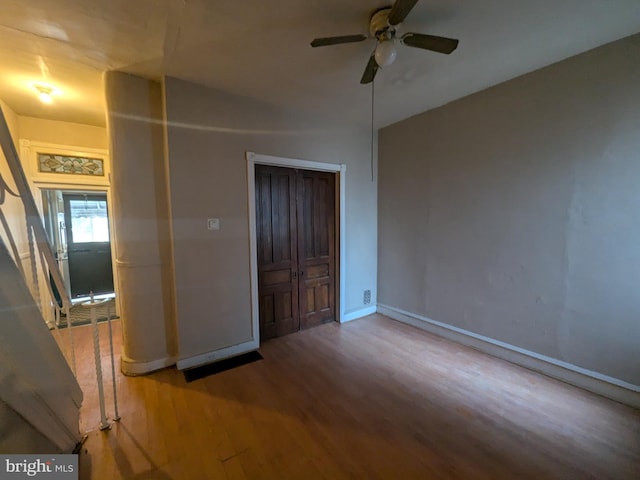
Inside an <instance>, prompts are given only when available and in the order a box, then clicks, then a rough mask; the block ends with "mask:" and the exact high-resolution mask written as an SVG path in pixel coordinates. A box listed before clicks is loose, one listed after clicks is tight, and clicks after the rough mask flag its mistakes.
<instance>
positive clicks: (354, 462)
mask: <svg viewBox="0 0 640 480" xmlns="http://www.w3.org/2000/svg"><path fill="white" fill-rule="evenodd" d="M117 323H118V322H115V323H114V325H117ZM83 328H84V329H85V330H82V329H83ZM100 328H101V335H102V340H103V345H105V346H106V342H105V340H106V334H105V332H106V324H103V325H101V326H100ZM74 332H75V335H76V343H77V344H78V358H79V361H80V362H81V364H82V365H81V368H80V370H79V371H80V379H81V383H82V386H83V389H84V391H85V402H84V405H83V409H82V411H81V414H82V428H84V429H85V430H90V429H95V428H97V426H98V424H99V418H100V417H99V410H98V407H97V405H98V402H97V393H96V389H95V382H94V378H95V373H94V365H93V353H92V351H91V343H90V341H91V338H90V329H89V328H87V327H79V328H77V329H75V330H74ZM117 334H118V335H119V330H118V331H117ZM260 352H261V353H262V355H263V356H264V360H261V361H258V362H254V363H251V364H248V365H244V366H242V367H239V368H237V369H234V370H230V371H227V372H223V373H219V374H217V375H214V376H210V377H207V378H205V379H201V380H197V381H195V382H192V383H186V382H185V380H184V377H183V375H182V373H180V372H178V371H177V370H175V369H173V368H169V369H165V370H162V371H159V372H156V373H154V374H151V375H148V376H145V377H124V376H122V375H119V376H118V378H117V382H118V386H119V399H120V414H121V416H122V420H121V421H120V422H119V423H116V424H114V426H113V428H112V429H111V430H110V431H105V432H101V431H98V430H93V431H91V432H90V433H89V436H88V439H87V441H86V443H85V445H84V448H83V450H82V453H81V457H80V478H81V479H109V480H116V479H158V480H165V479H166V480H168V479H173V480H189V479H198V480H202V479H244V478H247V479H272V478H273V479H316V478H317V479H341V478H356V479H360V478H363V479H375V478H384V479H387V478H390V479H411V478H420V479H441V478H442V479H583V478H584V479H638V478H640V411H638V410H635V409H632V408H630V407H626V406H624V405H621V404H618V403H616V402H613V401H610V400H607V399H605V398H602V397H599V396H597V395H594V394H591V393H588V392H585V391H582V390H580V389H578V388H575V387H572V386H570V385H567V384H564V383H562V382H559V381H556V380H553V379H550V378H547V377H545V376H543V375H539V374H537V373H534V372H530V371H528V370H525V369H522V368H520V367H517V366H515V365H512V364H509V363H507V362H504V361H502V360H499V359H495V358H492V357H489V356H486V355H484V354H482V353H479V352H477V351H475V350H472V349H469V348H467V347H463V346H460V345H457V344H455V343H452V342H450V341H448V340H444V339H441V338H438V337H436V336H433V335H430V334H428V333H426V332H423V331H420V330H417V329H415V328H413V327H410V326H406V325H403V324H400V323H397V322H395V321H393V320H390V319H388V318H386V317H383V316H381V315H372V316H370V317H367V318H364V319H361V320H356V321H353V322H350V323H347V324H344V325H338V324H336V323H331V324H326V325H322V326H320V327H316V328H313V329H310V330H305V331H302V332H299V333H296V334H292V335H289V336H286V337H281V338H278V339H274V340H270V341H268V342H265V343H264V344H263V345H262V347H261V349H260ZM106 353H107V350H106V349H105V348H103V354H104V357H103V361H104V362H105V367H107V365H108V364H107V362H106V361H107V360H108V357H107V356H106ZM106 373H107V375H106V376H107V377H109V374H108V370H107V371H106ZM107 391H108V392H110V391H111V390H110V385H107ZM108 408H109V410H110V411H111V412H112V411H113V409H112V407H111V403H110V402H108Z"/></svg>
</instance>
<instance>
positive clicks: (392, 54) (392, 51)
mask: <svg viewBox="0 0 640 480" xmlns="http://www.w3.org/2000/svg"><path fill="white" fill-rule="evenodd" d="M397 56H398V50H397V49H396V45H395V41H394V40H393V39H392V38H390V39H385V40H380V41H379V42H378V45H377V46H376V52H375V58H376V63H377V64H378V66H380V67H387V66H389V65H391V64H392V63H393V62H394V60H395V59H396V57H397Z"/></svg>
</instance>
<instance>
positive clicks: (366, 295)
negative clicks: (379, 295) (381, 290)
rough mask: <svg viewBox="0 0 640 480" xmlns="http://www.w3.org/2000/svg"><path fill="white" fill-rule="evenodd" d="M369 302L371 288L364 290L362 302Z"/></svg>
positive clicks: (366, 303) (367, 303)
mask: <svg viewBox="0 0 640 480" xmlns="http://www.w3.org/2000/svg"><path fill="white" fill-rule="evenodd" d="M370 303H371V290H365V291H364V304H365V305H369V304H370Z"/></svg>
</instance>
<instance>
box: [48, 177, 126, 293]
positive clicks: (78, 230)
mask: <svg viewBox="0 0 640 480" xmlns="http://www.w3.org/2000/svg"><path fill="white" fill-rule="evenodd" d="M42 198H43V202H42V203H43V214H44V219H45V227H46V230H47V233H48V234H49V239H50V241H51V244H52V247H53V250H54V252H55V253H56V258H57V260H58V265H59V267H60V271H61V272H62V275H63V279H64V281H65V284H66V285H65V286H66V287H67V290H68V291H69V292H70V294H71V297H72V300H74V299H75V300H80V299H84V298H86V297H88V296H89V295H90V294H91V293H93V294H94V295H104V296H109V297H113V296H114V292H115V289H114V281H113V267H112V257H111V235H110V225H109V211H108V202H107V194H106V192H103V191H74V190H49V189H43V190H42ZM74 303H75V302H74Z"/></svg>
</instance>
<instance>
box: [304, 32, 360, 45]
mask: <svg viewBox="0 0 640 480" xmlns="http://www.w3.org/2000/svg"><path fill="white" fill-rule="evenodd" d="M367 38H368V37H367V36H366V35H342V36H339V37H322V38H316V39H314V40H313V41H312V42H311V46H312V47H327V46H329V45H340V44H341V43H355V42H362V41H363V40H366V39H367Z"/></svg>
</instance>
